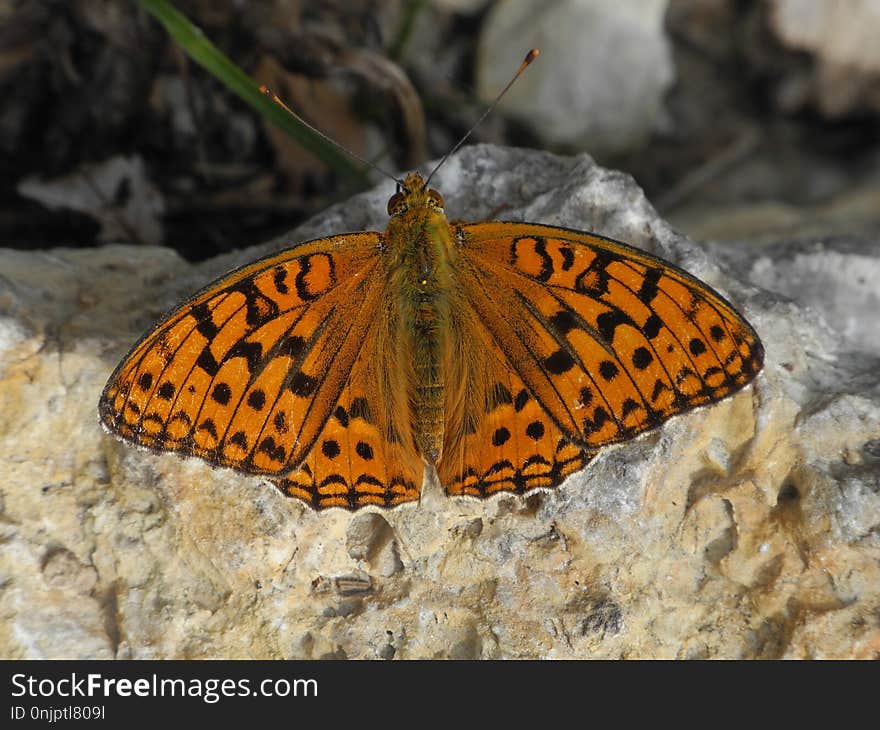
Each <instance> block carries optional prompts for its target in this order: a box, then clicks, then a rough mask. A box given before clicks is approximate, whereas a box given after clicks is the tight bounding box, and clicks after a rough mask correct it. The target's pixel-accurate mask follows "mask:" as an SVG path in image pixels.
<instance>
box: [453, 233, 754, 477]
mask: <svg viewBox="0 0 880 730" xmlns="http://www.w3.org/2000/svg"><path fill="white" fill-rule="evenodd" d="M459 230H460V232H461V241H462V243H461V248H460V254H461V263H460V265H459V266H458V267H457V271H456V274H457V276H458V277H459V280H460V281H461V283H462V288H463V289H464V290H465V291H467V293H468V299H467V306H470V307H472V308H473V311H474V314H475V317H473V318H472V319H473V320H474V321H478V322H480V323H481V325H480V326H481V327H482V328H484V329H485V332H484V333H476V334H475V336H476V337H482V339H484V340H485V341H486V342H488V343H490V346H491V347H493V348H495V349H497V351H498V353H499V355H498V357H497V358H496V360H497V363H498V364H497V376H496V379H497V380H499V381H500V382H502V383H503V382H505V379H506V380H507V381H509V382H510V383H511V385H512V386H513V389H510V393H511V395H512V397H513V402H512V406H513V407H512V409H511V404H503V403H499V402H497V401H498V399H489V401H488V406H489V407H488V408H487V409H486V410H487V413H486V414H485V415H484V416H482V417H481V418H480V419H478V424H477V426H476V428H473V429H471V431H472V433H467V432H459V433H455V434H452V436H451V438H450V443H449V444H448V449H447V447H444V454H447V455H449V457H450V458H449V460H448V461H447V462H446V463H444V464H442V465H441V481H443V483H444V484H445V485H447V489H449V490H450V491H452V492H453V493H458V490H463V491H464V492H466V493H476V492H480V491H488V490H489V489H491V488H492V485H493V484H494V483H496V482H495V475H497V474H498V473H499V471H501V472H503V473H505V474H512V475H513V476H512V481H509V480H508V481H506V482H505V483H504V486H502V487H500V488H502V489H511V490H512V491H524V489H529V488H532V487H531V486H530V485H529V483H528V482H527V481H523V479H522V474H524V473H525V470H526V469H527V468H529V467H530V466H531V465H533V464H534V463H536V462H537V463H541V464H543V468H544V470H545V471H546V477H545V481H548V482H552V483H551V484H541V485H537V484H536V486H555V485H556V484H558V483H560V482H561V481H562V479H563V478H564V477H565V476H566V475H567V474H568V473H570V472H571V471H575V470H576V469H577V468H580V466H576V465H577V464H578V463H579V462H582V464H581V465H583V464H586V461H587V460H588V454H589V453H590V452H592V451H595V450H596V449H598V448H600V447H602V446H605V445H608V444H612V443H617V442H621V441H625V440H628V439H630V438H632V437H633V436H635V435H637V434H639V433H641V432H643V431H646V430H648V429H651V428H655V427H656V426H658V425H659V424H661V423H662V422H663V421H665V420H666V419H667V418H669V417H670V416H672V415H675V414H677V413H682V412H684V411H687V410H689V409H691V408H694V407H696V406H699V405H702V404H705V403H710V402H714V401H718V400H720V399H722V398H724V397H725V396H727V395H729V394H731V393H733V392H735V391H736V390H738V389H740V388H742V387H743V386H744V385H746V384H747V383H748V382H749V381H750V380H751V379H752V378H753V377H754V376H755V375H756V374H757V372H758V371H759V370H760V367H761V364H762V362H763V348H762V346H761V343H760V341H759V340H758V337H757V335H756V334H755V332H754V330H753V329H752V328H751V327H750V326H749V324H748V323H747V322H745V320H744V319H743V318H742V317H741V316H740V315H739V314H738V313H737V312H736V311H735V310H734V309H733V307H732V306H731V305H730V304H729V303H728V302H727V301H725V300H724V299H723V298H722V297H721V296H720V295H719V294H717V293H716V292H714V291H712V290H711V289H710V288H709V287H708V286H706V285H705V284H703V283H702V282H700V281H699V280H697V279H695V278H694V277H692V276H691V275H689V274H687V273H686V272H684V271H682V270H680V269H678V268H676V267H674V266H672V265H671V264H669V263H667V262H664V261H662V260H660V259H657V258H655V257H653V256H651V255H649V254H647V253H645V252H643V251H639V250H638V249H634V248H632V247H630V246H627V245H625V244H622V243H618V242H616V241H612V240H610V239H606V238H602V237H600V236H596V235H593V234H589V233H584V232H580V231H573V230H568V229H564V228H556V227H552V226H543V225H537V224H522V223H500V222H492V223H479V224H473V225H465V226H461V227H460V229H459ZM520 383H521V384H522V389H521V391H516V390H515V388H516V387H517V386H518V385H519V384H520ZM520 392H521V393H522V395H520V394H519V393H520ZM517 397H520V399H521V400H524V402H525V404H526V405H524V406H523V409H522V412H523V413H526V414H528V415H526V416H520V415H518V413H519V412H517V410H516V405H517ZM531 401H534V405H530V404H531ZM526 408H528V409H529V410H526ZM533 424H539V425H533ZM511 426H512V427H513V428H511ZM499 428H503V429H505V431H502V432H501V434H500V435H498V429H499ZM529 428H531V429H532V434H537V433H539V432H541V431H542V429H543V434H547V436H546V437H544V436H542V438H546V439H548V440H547V441H540V440H539V441H535V440H534V439H531V438H530V434H529V432H528V429H529ZM506 432H509V433H510V438H509V439H508V440H506V441H505V442H504V446H503V447H501V448H499V447H493V448H490V447H488V446H487V444H495V442H497V441H499V440H501V437H502V436H503V435H504V434H505V433H506ZM514 437H516V438H515V439H514ZM554 440H555V441H556V443H555V448H556V449H560V448H561V449H563V451H561V452H559V454H560V455H561V456H560V457H555V458H553V459H551V458H548V455H549V454H551V451H550V449H551V448H553V447H554V443H553V442H554ZM505 448H506V449H507V450H506V451H504V449H505ZM575 449H578V450H580V455H576V454H575ZM553 453H554V454H555V453H556V452H553ZM445 458H446V456H444V459H445ZM545 462H546V463H545ZM508 464H509V465H508ZM568 465H570V466H568ZM467 485H470V486H467Z"/></svg>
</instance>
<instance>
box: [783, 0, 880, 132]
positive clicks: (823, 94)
mask: <svg viewBox="0 0 880 730" xmlns="http://www.w3.org/2000/svg"><path fill="white" fill-rule="evenodd" d="M769 9H770V12H769V21H770V22H769V28H770V31H771V33H773V34H774V35H775V36H776V38H777V39H778V40H779V42H780V43H781V44H782V45H783V46H784V47H786V48H787V49H789V50H790V51H792V52H795V53H798V54H801V55H804V54H806V55H807V57H809V58H810V60H811V61H812V63H811V66H810V67H809V68H802V69H801V70H800V71H799V72H796V73H789V74H786V77H785V79H784V80H783V83H782V84H781V85H780V89H779V94H778V97H779V100H780V103H781V106H783V108H786V107H787V108H789V109H792V110H794V109H797V108H798V107H800V106H802V105H804V104H805V103H806V102H807V101H811V100H815V102H816V106H818V108H819V110H820V111H821V112H822V113H823V114H824V115H825V116H826V117H829V118H839V117H844V116H855V115H857V114H858V113H864V111H865V110H866V109H867V110H870V111H872V112H873V113H874V114H876V113H877V112H878V111H880V44H878V43H877V35H878V33H880V12H878V6H877V3H876V2H875V0H848V2H846V3H829V2H825V1H824V0H772V1H771V2H770V3H769Z"/></svg>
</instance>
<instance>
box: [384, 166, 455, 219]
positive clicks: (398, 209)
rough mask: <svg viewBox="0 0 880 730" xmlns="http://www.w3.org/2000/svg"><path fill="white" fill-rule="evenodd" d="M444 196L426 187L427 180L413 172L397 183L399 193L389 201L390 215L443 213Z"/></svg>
mask: <svg viewBox="0 0 880 730" xmlns="http://www.w3.org/2000/svg"><path fill="white" fill-rule="evenodd" d="M443 207H444V203H443V196H442V195H440V193H438V192H437V191H436V190H432V189H431V188H429V187H427V186H426V185H425V179H424V178H423V177H422V176H421V175H420V174H419V173H417V172H411V173H410V174H409V175H407V176H406V177H405V178H404V179H403V180H401V181H398V183H397V192H396V193H394V195H392V196H391V198H390V199H389V200H388V215H390V216H399V215H403V214H404V213H406V212H407V211H409V210H413V209H423V210H433V211H437V212H439V213H442V212H443Z"/></svg>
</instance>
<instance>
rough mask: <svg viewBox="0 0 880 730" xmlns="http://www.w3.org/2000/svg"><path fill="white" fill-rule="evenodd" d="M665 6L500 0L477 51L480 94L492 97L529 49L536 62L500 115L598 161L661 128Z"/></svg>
mask: <svg viewBox="0 0 880 730" xmlns="http://www.w3.org/2000/svg"><path fill="white" fill-rule="evenodd" d="M666 6H667V0H618V1H617V2H614V3H609V2H606V1H605V0H557V1H556V2H552V3H547V2H544V1H543V0H517V2H501V3H496V4H495V5H494V6H493V8H492V9H491V11H490V12H489V15H488V17H487V18H486V20H485V22H484V26H483V30H482V33H481V36H480V43H479V46H478V50H477V67H476V78H477V92H478V93H479V95H480V96H481V97H482V98H483V99H484V100H485V101H487V102H488V101H491V100H492V99H494V98H495V96H496V95H497V94H498V92H499V91H500V90H501V89H502V88H503V87H504V85H505V84H506V83H507V82H508V81H509V80H510V77H511V75H512V74H513V72H514V71H515V70H516V69H517V67H518V66H519V63H520V62H521V61H522V59H523V56H525V54H526V52H527V51H528V50H529V49H530V48H534V47H537V48H539V49H540V51H541V56H540V58H539V59H538V60H537V61H536V62H535V63H533V64H532V66H531V67H530V68H529V70H528V72H527V73H526V74H524V75H523V76H522V77H520V79H519V80H518V81H517V82H516V84H514V86H513V88H511V90H510V92H508V94H507V96H506V97H505V99H504V101H503V102H502V105H501V109H502V113H504V114H507V115H510V116H512V117H514V118H516V119H519V120H520V121H522V122H525V123H526V124H528V126H529V127H531V128H532V129H533V130H534V132H535V134H537V135H538V137H539V138H541V139H542V140H545V141H547V142H549V143H551V144H557V145H566V146H571V147H577V148H580V149H586V150H588V151H589V152H591V153H592V154H593V155H598V156H603V155H608V154H616V153H621V152H625V151H628V150H630V149H632V148H633V147H635V146H637V145H638V144H639V143H641V142H642V141H643V140H644V139H645V138H646V137H647V136H648V134H649V133H650V132H651V131H652V130H653V129H654V128H655V127H656V126H657V124H658V123H659V120H660V116H661V114H662V111H663V95H664V93H665V92H666V91H667V89H668V88H669V87H670V86H671V84H672V82H673V80H674V77H675V70H674V67H673V63H672V56H671V51H670V48H669V44H668V41H667V39H666V35H665V33H664V28H663V18H664V15H665V12H666Z"/></svg>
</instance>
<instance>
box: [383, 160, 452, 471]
mask: <svg viewBox="0 0 880 730" xmlns="http://www.w3.org/2000/svg"><path fill="white" fill-rule="evenodd" d="M388 212H389V214H390V216H391V217H390V219H389V221H388V228H387V230H386V233H385V246H386V252H387V255H388V261H389V278H390V281H389V283H390V285H391V289H390V290H391V291H394V292H397V297H396V299H397V301H396V302H395V304H396V306H397V317H399V322H400V325H401V327H400V328H399V329H398V332H400V333H401V335H400V338H399V341H398V343H397V356H398V358H399V362H400V364H401V366H402V371H403V372H405V373H407V375H406V378H405V380H406V381H407V382H405V383H402V384H401V385H402V386H403V387H404V388H405V390H406V392H407V396H408V410H409V419H410V427H411V429H412V434H413V438H414V441H415V445H416V447H417V448H418V449H419V451H420V453H421V454H422V456H423V457H424V458H425V459H426V460H427V461H428V462H430V463H432V464H433V463H436V462H437V460H438V459H439V458H440V455H441V449H442V444H443V436H444V422H445V413H444V405H445V387H446V385H447V384H446V383H445V382H444V380H445V378H444V371H445V369H446V368H445V367H444V357H445V356H446V355H447V353H448V351H449V343H448V341H447V340H448V332H449V319H450V304H451V299H452V291H453V286H454V282H453V277H452V269H451V263H452V260H453V258H454V256H455V248H454V238H453V229H452V227H451V226H450V224H449V221H447V219H446V215H445V213H444V212H443V199H442V198H441V197H440V195H439V193H437V192H436V191H433V190H430V189H428V188H426V187H425V184H424V181H423V179H422V177H421V176H420V175H419V174H418V173H413V174H411V175H409V176H407V178H406V179H405V181H404V185H403V187H402V190H401V191H400V192H398V193H396V194H395V195H394V196H393V197H392V198H391V200H390V201H389V204H388Z"/></svg>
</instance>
